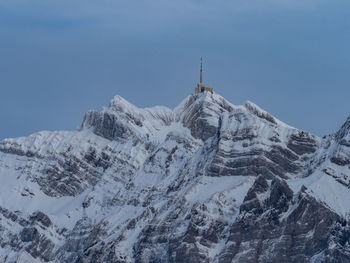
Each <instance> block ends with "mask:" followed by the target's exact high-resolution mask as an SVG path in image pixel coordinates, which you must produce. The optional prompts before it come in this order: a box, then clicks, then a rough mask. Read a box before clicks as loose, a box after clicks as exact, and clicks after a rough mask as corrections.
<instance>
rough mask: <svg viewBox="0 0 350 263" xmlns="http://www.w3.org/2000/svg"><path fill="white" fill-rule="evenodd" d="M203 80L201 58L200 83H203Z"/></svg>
mask: <svg viewBox="0 0 350 263" xmlns="http://www.w3.org/2000/svg"><path fill="white" fill-rule="evenodd" d="M202 81H203V79H202V57H201V76H200V80H199V83H202Z"/></svg>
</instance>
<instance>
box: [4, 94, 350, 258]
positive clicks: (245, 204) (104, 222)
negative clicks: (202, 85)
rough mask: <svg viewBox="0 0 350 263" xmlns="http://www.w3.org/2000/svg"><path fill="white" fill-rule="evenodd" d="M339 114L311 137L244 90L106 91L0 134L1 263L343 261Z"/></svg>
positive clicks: (345, 229)
mask: <svg viewBox="0 0 350 263" xmlns="http://www.w3.org/2000/svg"><path fill="white" fill-rule="evenodd" d="M349 169H350V119H348V120H347V121H346V123H345V124H344V125H343V126H342V127H341V129H340V130H339V131H338V132H337V133H335V134H333V135H329V136H325V137H324V138H319V137H317V136H314V135H312V134H310V133H308V132H305V131H302V130H298V129H296V128H293V127H290V126H288V125H287V124H285V123H283V122H281V121H279V120H277V119H276V118H275V117H273V116H271V115H270V114H269V113H267V112H265V111H264V110H262V109H260V108H259V107H258V106H256V105H255V104H253V103H251V102H246V103H245V104H244V105H243V106H235V105H232V104H231V103H229V102H228V101H226V100H225V99H224V98H223V97H221V96H219V95H218V94H215V93H214V94H211V93H209V92H204V93H200V94H195V95H190V96H188V97H187V98H186V99H185V100H184V101H183V102H182V103H181V104H180V105H179V106H178V107H177V108H175V109H173V110H171V109H168V108H166V107H159V106H157V107H154V108H146V109H140V108H137V107H135V106H133V105H132V104H130V103H129V102H127V101H126V100H124V99H123V98H121V97H119V96H116V97H114V98H113V99H112V101H111V103H110V105H109V107H106V108H103V109H102V111H101V112H98V111H89V112H87V113H86V115H85V117H84V120H83V123H82V124H81V126H80V129H79V130H77V131H57V132H47V131H44V132H39V133H36V134H33V135H30V136H29V137H23V138H16V139H5V140H3V141H1V142H0V182H1V185H0V233H1V235H0V262H76V263H77V262H350V247H349V237H350V229H349V223H350V221H349V212H350V203H349V200H350V189H349V183H350V178H349V176H350V170H349Z"/></svg>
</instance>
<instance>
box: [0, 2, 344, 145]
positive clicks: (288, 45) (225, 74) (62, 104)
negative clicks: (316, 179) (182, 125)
mask: <svg viewBox="0 0 350 263" xmlns="http://www.w3.org/2000/svg"><path fill="white" fill-rule="evenodd" d="M349 10H350V2H347V1H345V0H333V1H324V0H318V1H316V0H303V1H299V0H298V1H292V0H265V1H261V0H251V1H246V0H240V1H238V0H231V1H228V0H218V1H194V0H192V1H191V0H187V1H185V0H179V1H167V0H163V1H160V0H152V1H146V0H142V1H141V0H138V1H119V0H115V1H111V0H101V1H94V0H84V1H83V0H76V1H68V0H62V1H40V2H39V1H30V0H3V1H1V3H0V40H1V42H0V45H1V48H0V89H1V97H0V122H1V129H0V139H1V138H5V137H16V136H25V135H28V134H30V133H32V132H36V131H40V130H61V129H74V128H75V127H77V126H78V125H79V124H80V122H81V120H82V118H83V115H84V113H85V112H86V111H87V110H89V109H100V108H101V106H103V105H107V104H108V102H109V100H110V99H111V98H112V97H113V96H114V95H116V94H119V95H121V96H123V97H124V98H126V99H127V100H129V101H130V102H132V103H134V104H135V105H137V106H140V107H146V106H153V105H165V106H169V107H174V106H176V105H177V104H179V103H180V102H181V100H182V99H183V98H185V96H187V95H188V94H189V93H191V92H192V91H193V87H194V85H195V84H196V82H197V81H198V69H199V58H200V56H203V57H204V59H205V67H204V69H205V76H204V81H205V83H207V84H208V85H210V86H213V87H214V88H215V91H216V92H218V93H219V94H221V95H223V96H224V97H226V98H227V99H228V100H229V101H231V102H232V103H234V104H242V103H243V102H244V101H246V100H251V101H253V102H255V103H256V104H258V105H259V106H261V107H262V108H264V109H265V110H267V111H269V112H270V113H272V114H273V115H275V116H276V117H278V118H279V119H281V120H282V121H284V122H287V123H288V124H290V125H293V126H296V127H298V128H302V129H305V130H308V131H311V132H313V133H316V134H318V135H324V134H327V133H330V132H334V131H335V130H337V129H338V128H339V126H340V125H341V124H342V123H343V122H344V121H345V119H346V117H347V116H348V115H349V114H350V109H349V106H348V105H349V103H348V98H349V95H350V89H349V88H348V83H350V74H348V73H349V71H350V53H349V52H348V49H349V46H350V34H349V33H350V20H349V19H348V17H349Z"/></svg>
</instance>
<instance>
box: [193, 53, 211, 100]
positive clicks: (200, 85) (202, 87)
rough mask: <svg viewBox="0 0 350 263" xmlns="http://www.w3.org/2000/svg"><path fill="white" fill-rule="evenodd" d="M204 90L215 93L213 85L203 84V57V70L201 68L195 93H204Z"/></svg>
mask: <svg viewBox="0 0 350 263" xmlns="http://www.w3.org/2000/svg"><path fill="white" fill-rule="evenodd" d="M204 91H209V92H211V93H213V88H211V87H206V86H205V85H204V84H203V60H202V58H201V70H200V77H199V83H198V84H197V87H196V88H195V89H194V93H195V94H197V93H202V92H204Z"/></svg>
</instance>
